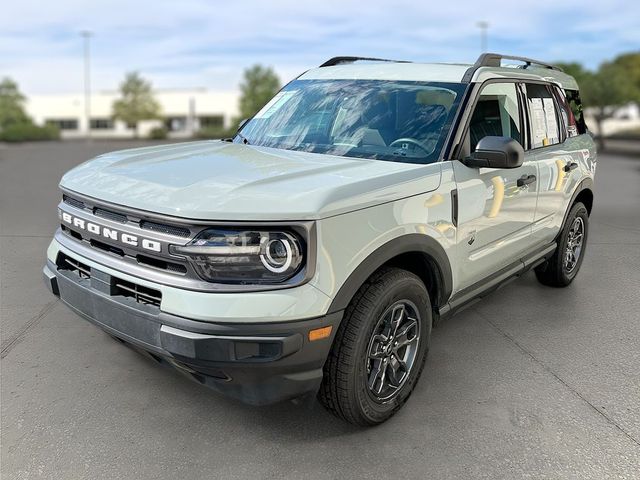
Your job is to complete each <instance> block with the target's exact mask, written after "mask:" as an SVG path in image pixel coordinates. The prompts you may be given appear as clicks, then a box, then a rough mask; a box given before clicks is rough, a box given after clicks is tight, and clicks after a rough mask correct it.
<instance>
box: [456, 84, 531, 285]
mask: <svg viewBox="0 0 640 480" xmlns="http://www.w3.org/2000/svg"><path fill="white" fill-rule="evenodd" d="M524 126H525V123H524V115H523V107H522V99H521V95H520V91H519V89H518V87H517V85H516V84H515V83H513V82H497V83H496V82H494V83H488V84H486V85H485V86H484V87H483V88H482V90H481V91H480V93H479V96H478V99H477V101H476V104H475V107H474V110H473V113H472V114H471V118H470V121H469V124H468V126H467V130H466V133H465V135H464V137H463V138H464V140H463V142H464V143H463V145H466V146H465V148H463V154H462V155H463V156H466V155H468V154H469V153H471V152H473V151H474V150H475V146H476V144H477V143H478V141H480V140H481V139H482V138H484V137H485V136H505V137H511V138H513V139H514V140H517V141H518V142H520V143H524V132H525V128H524ZM453 170H454V175H455V179H456V184H457V189H458V231H457V256H458V262H457V264H458V272H457V273H458V279H459V282H458V286H459V289H464V288H466V287H469V286H471V285H473V284H475V283H476V282H479V281H481V280H482V279H484V278H486V277H487V276H489V275H491V274H492V273H495V272H497V271H499V270H500V269H502V268H504V267H507V266H508V265H510V264H512V263H513V262H516V261H517V260H518V259H519V258H521V256H522V255H523V254H524V253H525V252H527V250H529V249H531V248H533V247H534V245H535V241H534V240H533V238H532V235H531V231H532V224H533V220H534V214H535V210H536V201H537V180H536V179H537V175H538V169H537V165H536V163H535V161H534V156H533V155H531V154H530V153H528V152H525V159H524V162H523V164H522V165H521V166H520V167H518V168H508V169H507V168H505V169H496V168H471V167H467V166H466V165H464V164H463V163H462V162H461V161H459V160H454V161H453ZM520 179H527V180H526V181H527V182H528V183H526V184H524V185H522V181H521V182H519V180H520Z"/></svg>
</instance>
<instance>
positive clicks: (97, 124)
mask: <svg viewBox="0 0 640 480" xmlns="http://www.w3.org/2000/svg"><path fill="white" fill-rule="evenodd" d="M89 123H90V125H91V130H113V120H111V119H110V118H92V119H91V120H90V122H89Z"/></svg>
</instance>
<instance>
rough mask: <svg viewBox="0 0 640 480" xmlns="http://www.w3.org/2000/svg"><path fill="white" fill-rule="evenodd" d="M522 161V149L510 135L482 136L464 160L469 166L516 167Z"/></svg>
mask: <svg viewBox="0 0 640 480" xmlns="http://www.w3.org/2000/svg"><path fill="white" fill-rule="evenodd" d="M522 162H524V149H523V148H522V145H520V142H518V141H517V140H514V139H513V138H511V137H484V138H483V139H481V140H480V141H479V142H478V145H476V151H475V152H473V153H472V154H471V156H469V157H467V158H466V159H465V160H464V163H465V165H467V166H469V167H486V168H518V167H519V166H521V165H522Z"/></svg>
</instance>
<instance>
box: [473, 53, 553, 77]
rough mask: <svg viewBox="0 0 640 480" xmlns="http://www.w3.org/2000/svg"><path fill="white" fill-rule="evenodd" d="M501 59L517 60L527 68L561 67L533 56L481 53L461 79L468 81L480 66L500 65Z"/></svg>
mask: <svg viewBox="0 0 640 480" xmlns="http://www.w3.org/2000/svg"><path fill="white" fill-rule="evenodd" d="M502 60H516V61H518V62H522V63H524V65H523V66H522V68H528V67H531V66H532V65H535V66H537V67H542V68H548V69H549V70H556V71H558V72H562V69H561V68H560V67H557V66H555V65H551V64H550V63H545V62H541V61H540V60H534V59H533V58H527V57H519V56H515V55H502V54H500V53H483V54H482V55H480V56H479V57H478V60H476V63H475V64H473V66H472V67H471V68H469V70H467V71H466V73H465V74H464V77H463V78H462V81H463V82H470V81H471V78H472V77H473V74H474V73H475V72H476V71H477V70H478V69H479V68H480V67H501V66H502Z"/></svg>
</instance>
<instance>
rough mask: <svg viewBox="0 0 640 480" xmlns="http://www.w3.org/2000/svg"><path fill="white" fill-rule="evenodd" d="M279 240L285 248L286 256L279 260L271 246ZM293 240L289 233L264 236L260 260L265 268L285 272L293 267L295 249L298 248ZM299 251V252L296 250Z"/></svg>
mask: <svg viewBox="0 0 640 480" xmlns="http://www.w3.org/2000/svg"><path fill="white" fill-rule="evenodd" d="M276 242H279V243H281V244H282V246H283V247H284V249H285V252H286V257H285V259H284V261H279V260H278V259H276V258H273V254H272V252H271V247H272V245H273V244H274V243H276ZM294 242H295V240H293V239H292V238H291V237H290V236H289V235H288V234H283V236H281V237H276V238H269V237H268V236H265V237H262V240H261V243H262V253H261V254H260V261H261V262H262V265H264V268H266V269H267V270H269V271H270V272H272V273H284V272H286V271H287V270H289V268H291V263H292V262H293V254H294V249H296V250H298V247H297V246H296V245H295V243H294ZM296 253H298V252H296Z"/></svg>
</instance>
